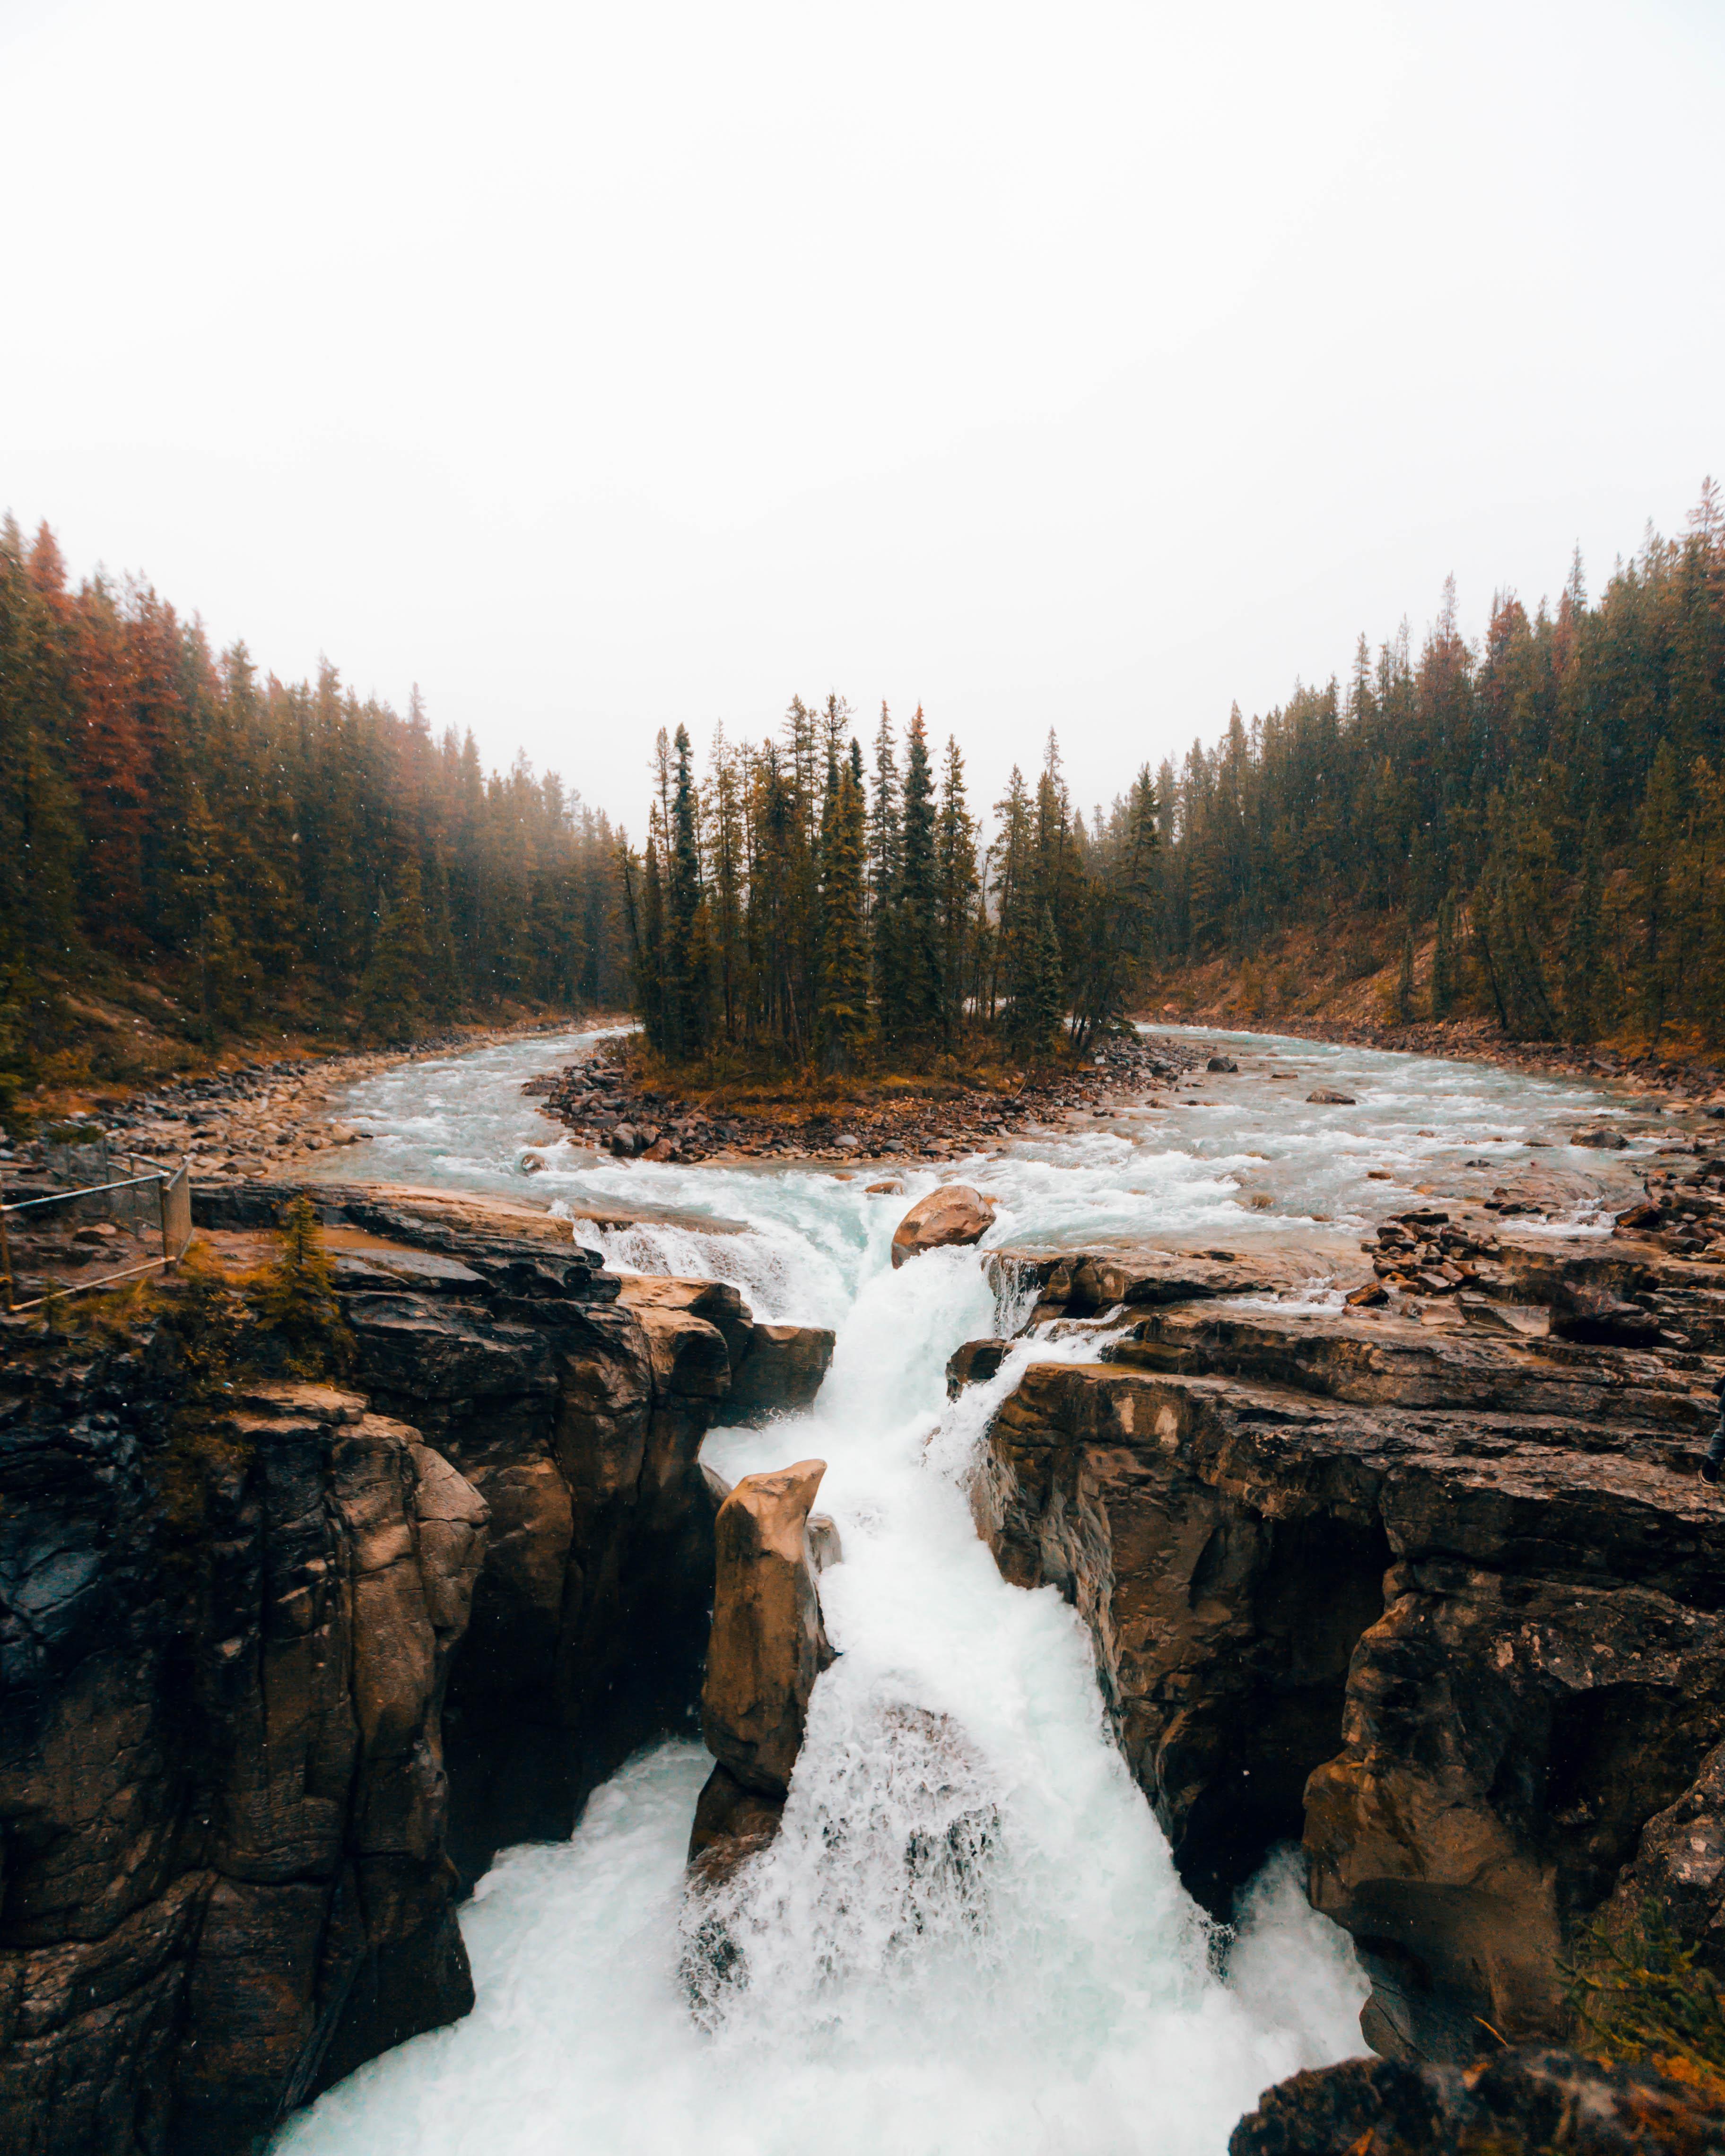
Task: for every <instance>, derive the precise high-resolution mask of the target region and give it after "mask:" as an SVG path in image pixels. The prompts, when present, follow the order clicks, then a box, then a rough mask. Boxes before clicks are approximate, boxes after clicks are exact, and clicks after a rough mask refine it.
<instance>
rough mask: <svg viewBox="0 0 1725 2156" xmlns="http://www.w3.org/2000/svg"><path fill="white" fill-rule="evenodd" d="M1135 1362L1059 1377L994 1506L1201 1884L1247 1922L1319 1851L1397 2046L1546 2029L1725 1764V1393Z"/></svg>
mask: <svg viewBox="0 0 1725 2156" xmlns="http://www.w3.org/2000/svg"><path fill="white" fill-rule="evenodd" d="M1139 1333H1140V1337H1139V1338H1137V1340H1136V1341H1133V1342H1129V1343H1127V1344H1124V1345H1122V1347H1121V1348H1120V1349H1119V1350H1118V1351H1117V1353H1118V1354H1119V1357H1120V1361H1119V1362H1117V1363H1116V1362H1110V1363H1103V1364H1100V1365H1092V1366H1090V1367H1088V1368H1082V1367H1078V1368H1075V1367H1071V1366H1056V1365H1049V1364H1042V1365H1033V1366H1032V1367H1031V1368H1030V1369H1029V1371H1028V1372H1027V1373H1026V1375H1025V1378H1024V1381H1023V1383H1022V1384H1021V1385H1020V1387H1019V1390H1018V1392H1017V1393H1016V1394H1014V1396H1013V1398H1012V1399H1009V1401H1008V1402H1007V1403H1006V1404H1005V1406H1004V1408H1003V1409H1002V1410H1001V1413H1000V1414H999V1416H998V1417H997V1419H996V1421H995V1424H994V1427H993V1432H992V1434H991V1439H990V1457H989V1460H988V1466H987V1471H986V1472H985V1473H984V1475H983V1476H982V1478H981V1480H980V1481H979V1485H978V1517H979V1519H980V1521H981V1522H982V1524H983V1527H984V1529H985V1531H986V1532H987V1533H988V1537H989V1538H990V1540H991V1542H992V1543H993V1547H994V1549H995V1551H996V1554H997V1556H998V1558H999V1562H1000V1564H1001V1567H1002V1569H1003V1571H1004V1573H1005V1574H1006V1576H1007V1577H1008V1578H1011V1579H1014V1580H1016V1581H1019V1582H1022V1583H1023V1584H1027V1585H1030V1584H1040V1582H1043V1581H1052V1582H1054V1583H1055V1584H1058V1585H1059V1586H1060V1588H1061V1589H1062V1591H1063V1592H1064V1593H1065V1594H1067V1596H1068V1597H1069V1599H1071V1600H1072V1601H1074V1602H1075V1603H1076V1606H1077V1607H1078V1609H1079V1610H1080V1611H1081V1614H1083V1615H1084V1617H1085V1618H1086V1620H1087V1622H1088V1624H1089V1625H1090V1627H1091V1633H1092V1636H1093V1638H1094V1640H1095V1642H1096V1656H1097V1665H1098V1671H1099V1675H1100V1677H1101V1683H1102V1687H1103V1691H1104V1694H1105V1697H1106V1701H1107V1703H1108V1707H1109V1709H1110V1711H1111V1714H1112V1716H1113V1717H1114V1720H1115V1725H1116V1727H1117V1730H1118V1732H1119V1736H1120V1741H1121V1743H1122V1748H1123V1749H1124V1751H1125V1753H1126V1756H1127V1760H1128V1762H1129V1763H1130V1765H1131V1767H1132V1772H1133V1773H1134V1774H1135V1775H1136V1777H1137V1779H1138V1781H1139V1782H1140V1784H1142V1787H1143V1788H1144V1789H1145V1791H1146V1793H1147V1794H1148V1795H1149V1797H1150V1799H1151V1801H1152V1803H1153V1805H1154V1806H1155V1809H1156V1810H1157V1813H1158V1817H1159V1818H1160V1819H1161V1820H1162V1821H1163V1825H1164V1826H1165V1827H1166V1829H1167V1830H1168V1834H1169V1836H1170V1839H1171V1840H1172V1842H1173V1848H1174V1851H1175V1855H1176V1857H1177V1860H1178V1862H1179V1865H1180V1866H1181V1869H1182V1871H1183V1874H1184V1876H1185V1877H1186V1878H1187V1881H1188V1882H1189V1884H1190V1885H1191V1886H1193V1887H1194V1890H1195V1891H1197V1892H1199V1894H1200V1896H1201V1897H1203V1898H1204V1899H1205V1900H1207V1901H1208V1902H1209V1903H1210V1904H1211V1906H1212V1907H1219V1908H1220V1907H1225V1906H1226V1904H1227V1901H1228V1897H1229V1894H1230V1891H1231V1889H1232V1887H1233V1886H1234V1885H1235V1884H1236V1883H1237V1882H1238V1881H1240V1879H1241V1878H1243V1877H1244V1876H1246V1875H1247V1874H1249V1873H1250V1871H1252V1870H1253V1869H1254V1868H1255V1866H1256V1864H1257V1862H1258V1861H1260V1857H1261V1856H1262V1854H1263V1853H1264V1851H1265V1850H1266V1848H1267V1847H1268V1846H1269V1845H1271V1843H1272V1842H1274V1841H1276V1840H1281V1839H1283V1838H1286V1837H1289V1836H1291V1835H1294V1834H1299V1833H1303V1835H1304V1839H1305V1842H1306V1846H1307V1851H1308V1855H1309V1857H1310V1860H1311V1867H1312V1868H1311V1877H1312V1897H1313V1899H1314V1901H1315V1902H1317V1906H1318V1907H1320V1908H1322V1909H1323V1910H1324V1911H1325V1912H1327V1913H1328V1914H1329V1915H1331V1916H1332V1917H1334V1918H1335V1919H1336V1920H1337V1922H1340V1923H1342V1924H1343V1925H1344V1926H1346V1928H1348V1930H1349V1931H1351V1932H1352V1933H1353V1935H1354V1937H1355V1939H1356V1941H1357V1942H1358V1945H1359V1947H1360V1949H1361V1952H1362V1956H1363V1959H1364V1961H1365V1963H1366V1964H1367V1967H1368V1970H1369V1971H1370V1973H1371V1974H1372V1975H1373V1985H1374V1989H1373V1999H1372V2000H1371V2002H1370V2004H1369V2005H1368V2009H1367V2015H1366V2029H1367V2033H1368V2037H1369V2039H1370V2040H1371V2041H1372V2042H1373V2044H1374V2045H1375V2046H1378V2048H1380V2049H1384V2050H1388V2051H1398V2052H1400V2053H1403V2054H1404V2055H1414V2056H1427V2057H1436V2058H1458V2057H1466V2056H1471V2053H1472V2051H1473V2049H1474V2047H1475V2046H1476V2042H1478V2041H1479V2040H1481V2035H1480V2020H1481V2018H1483V2020H1486V2021H1489V2022H1490V2023H1491V2025H1492V2026H1493V2027H1494V2028H1496V2029H1497V2030H1501V2031H1502V2033H1503V2034H1504V2035H1507V2036H1508V2037H1510V2038H1511V2039H1512V2040H1515V2039H1517V2038H1523V2037H1527V2036H1530V2035H1549V2034H1553V2033H1556V2032H1557V2031H1558V2028H1559V2024H1560V2020H1561V2011H1560V2000H1561V1996H1562V1993H1563V1979H1562V1975H1561V1968H1560V1965H1561V1963H1562V1962H1563V1959H1564V1958H1565V1957H1566V1956H1567V1955H1568V1953H1570V1951H1571V1949H1572V1947H1573V1943H1574V1939H1575V1938H1576V1934H1577V1931H1578V1928H1579V1925H1580V1924H1581V1923H1582V1922H1584V1921H1586V1920H1587V1919H1588V1918H1589V1917H1590V1916H1591V1914H1592V1912H1594V1911H1595V1910H1597V1909H1598V1908H1599V1906H1600V1904H1601V1903H1602V1902H1604V1900H1605V1898H1606V1897H1608V1896H1609V1895H1610V1894H1611V1892H1613V1889H1614V1887H1615V1884H1616V1882H1617V1881H1618V1878H1619V1875H1620V1871H1621V1870H1622V1868H1623V1867H1624V1866H1625V1865H1626V1864H1628V1863H1629V1862H1630V1860H1631V1859H1632V1858H1634V1857H1635V1853H1636V1848H1637V1843H1638V1840H1640V1838H1641V1837H1642V1835H1643V1830H1644V1829H1648V1828H1649V1822H1650V1821H1655V1820H1656V1819H1657V1818H1658V1817H1659V1816H1660V1815H1664V1814H1666V1812H1667V1811H1668V1810H1669V1809H1670V1808H1671V1806H1673V1805H1674V1804H1680V1800H1681V1802H1686V1803H1688V1804H1694V1803H1695V1802H1696V1800H1697V1796H1699V1797H1701V1798H1702V1800H1703V1809H1705V1804H1706V1801H1707V1799H1706V1789H1705V1787H1704V1786H1703V1784H1699V1783H1697V1774H1702V1771H1703V1763H1704V1761H1705V1760H1706V1758H1707V1755H1708V1754H1709V1753H1710V1752H1711V1751H1712V1748H1713V1747H1714V1746H1716V1745H1717V1744H1718V1743H1719V1742H1720V1740H1721V1738H1725V1616H1722V1614H1721V1613H1722V1605H1725V1570H1722V1568H1720V1566H1719V1564H1718V1563H1717V1536H1718V1532H1719V1529H1720V1526H1721V1522H1722V1520H1725V1511H1722V1508H1721V1507H1720V1504H1719V1502H1718V1501H1717V1499H1715V1498H1714V1497H1713V1496H1712V1493H1711V1492H1709V1491H1707V1489H1706V1488H1705V1486H1702V1485H1701V1484H1700V1483H1699V1482H1698V1481H1697V1480H1696V1478H1695V1468H1696V1466H1697V1463H1698V1460H1699V1457H1700V1453H1701V1450H1702V1442H1703V1435H1704V1432H1705V1430H1706V1428H1707V1424H1708V1421H1709V1419H1710V1417H1711V1401H1710V1398H1709V1395H1708V1394H1707V1391H1706V1390H1705V1389H1704V1387H1705V1386H1706V1385H1707V1382H1708V1373H1706V1372H1704V1371H1703V1370H1702V1369H1701V1368H1699V1367H1698V1366H1697V1368H1674V1367H1673V1366H1672V1363H1671V1360H1670V1358H1667V1360H1666V1361H1665V1362H1663V1363H1661V1362H1659V1361H1656V1359H1655V1358H1651V1357H1648V1356H1645V1355H1642V1354H1638V1353H1635V1352H1633V1351H1630V1350H1625V1349H1610V1348H1593V1349H1589V1348H1585V1347H1580V1346H1578V1345H1576V1344H1574V1343H1571V1342H1563V1341H1557V1340H1539V1341H1527V1340H1522V1339H1520V1338H1512V1337H1492V1336H1483V1337H1482V1336H1477V1335H1476V1334H1475V1333H1474V1332H1472V1330H1471V1328H1469V1329H1466V1330H1462V1329H1458V1330H1457V1331H1455V1332H1446V1333H1435V1334H1434V1333H1430V1332H1425V1331H1423V1330H1422V1329H1421V1328H1420V1327H1415V1326H1410V1325H1408V1324H1406V1323H1404V1322H1399V1321H1395V1320H1384V1321H1382V1322H1375V1321H1373V1320H1371V1319H1369V1318H1367V1317H1363V1316H1361V1317H1353V1316H1350V1317H1346V1318H1339V1317H1338V1318H1335V1319H1330V1320H1312V1319H1309V1318H1308V1319H1295V1318H1290V1319H1287V1320H1281V1319H1278V1318H1276V1317H1273V1316H1270V1315H1261V1316H1260V1315H1257V1314H1254V1315H1253V1316H1251V1317H1229V1316H1227V1315H1226V1314H1224V1313H1213V1314H1211V1315H1209V1316H1206V1315H1204V1312H1202V1310H1199V1309H1189V1310H1185V1311H1181V1310H1167V1311H1160V1312H1156V1313H1154V1314H1153V1316H1151V1317H1147V1319H1146V1320H1145V1321H1144V1322H1143V1324H1142V1327H1140V1328H1139ZM1691 1359H1692V1360H1693V1359H1694V1358H1691ZM1129 1364H1134V1365H1137V1366H1139V1367H1136V1368H1134V1367H1128V1365H1129ZM1686 1793H1687V1794H1686ZM1680 1811H1681V1804H1680ZM1649 1832H1650V1834H1651V1835H1653V1837H1654V1840H1657V1833H1656V1830H1653V1829H1649ZM1651 1847H1652V1844H1651V1842H1650V1843H1648V1844H1646V1845H1644V1856H1645V1854H1646V1852H1647V1851H1649V1850H1651Z"/></svg>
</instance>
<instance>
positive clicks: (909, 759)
mask: <svg viewBox="0 0 1725 2156" xmlns="http://www.w3.org/2000/svg"><path fill="white" fill-rule="evenodd" d="M1157 816H1158V802H1157V795H1156V788H1155V785H1154V783H1153V780H1152V778H1151V775H1150V773H1149V770H1148V768H1147V767H1146V768H1145V769H1144V770H1143V771H1142V772H1141V773H1140V774H1139V777H1138V778H1137V781H1136V783H1134V785H1133V786H1132V788H1131V790H1130V792H1129V793H1127V795H1125V796H1124V797H1122V798H1121V799H1120V800H1118V801H1117V802H1116V803H1115V804H1114V806H1113V808H1112V809H1111V812H1109V813H1108V814H1106V815H1105V814H1103V813H1102V812H1101V810H1098V811H1096V814H1095V815H1094V817H1093V818H1092V819H1091V824H1090V825H1089V827H1088V828H1086V823H1085V819H1084V817H1083V815H1082V814H1081V812H1080V811H1079V810H1077V809H1076V808H1075V807H1074V806H1073V803H1072V801H1071V798H1070V793H1069V791H1068V788H1067V786H1066V783H1065V778H1063V776H1062V773H1061V769H1060V749H1059V744H1058V742H1057V741H1056V739H1055V737H1054V735H1053V734H1052V733H1051V734H1050V737H1049V743H1048V750H1047V754H1046V757H1045V761H1044V763H1043V767H1042V769H1041V771H1040V773H1038V775H1037V778H1036V781H1035V783H1034V787H1033V786H1031V785H1029V783H1027V782H1026V781H1025V779H1024V776H1023V773H1021V772H1020V771H1019V769H1018V768H1017V767H1014V770H1013V772H1012V774H1011V777H1010V779H1009V782H1008V785H1007V790H1006V793H1005V795H1004V798H1002V799H1001V800H1000V801H999V802H998V803H996V804H995V807H994V820H995V824H996V829H997V835H996V836H995V838H994V839H993V841H992V843H990V844H988V845H986V846H984V845H983V844H982V843H981V839H980V834H979V830H978V820H977V818H976V816H975V815H974V814H973V812H972V809H971V808H970V805H969V798H968V788H967V784H966V779H965V771H964V759H963V754H962V752H960V750H959V747H958V744H957V742H956V741H954V740H952V739H950V738H949V739H948V740H947V744H946V747H945V749H944V751H943V752H941V753H940V755H939V757H938V768H937V758H936V755H935V752H934V751H933V749H932V747H931V744H930V742H929V740H928V735H927V725H926V722H925V720H924V717H923V714H922V711H921V709H920V708H919V709H918V710H917V711H916V713H915V715H914V716H912V718H911V721H910V723H909V725H908V726H906V729H905V731H904V733H903V735H902V737H901V736H900V735H899V733H898V732H897V731H896V728H895V726H894V724H893V721H892V718H891V713H890V712H889V711H888V710H887V708H886V706H885V705H884V704H883V705H882V706H881V709H880V721H879V724H878V726H876V728H875V733H874V737H873V741H872V743H871V746H870V753H869V754H868V755H867V756H866V757H865V753H864V750H863V745H862V742H861V740H860V737H858V736H857V735H856V734H855V732H854V731H852V714H851V711H850V706H849V705H848V704H846V703H845V701H844V700H843V699H842V698H841V697H839V696H836V695H834V696H829V697H828V699H827V701H826V702H825V704H824V706H817V705H814V704H812V703H805V702H804V701H803V699H802V698H801V697H800V696H798V697H793V700H792V701H791V704H790V707H789V709H788V711H787V712H786V714H785V717H784V721H783V726H781V728H780V730H779V731H778V735H777V736H776V737H768V739H766V740H765V741H762V742H759V743H758V744H755V743H736V744H733V743H732V742H729V741H727V740H726V737H725V735H724V732H723V730H722V728H719V729H716V730H715V734H714V738H713V742H712V747H711V754H710V756H709V758H708V761H707V765H706V771H705V773H699V774H698V773H696V768H695V759H694V752H693V749H692V746H691V742H690V738H689V734H688V731H687V729H686V728H685V727H683V726H679V727H678V728H677V729H676V731H675V735H667V734H666V733H665V731H663V730H661V731H660V736H659V740H658V746H657V770H656V777H655V789H654V794H653V798H652V800H651V803H649V811H648V819H647V834H646V842H645V844H644V847H643V849H642V850H641V852H640V854H639V855H629V856H627V857H626V860H625V868H624V875H625V882H624V909H625V912H626V914H627V917H628V921H629V933H630V937H631V945H632V949H633V952H634V964H635V976H636V983H637V1002H638V1008H639V1011H640V1014H641V1017H642V1021H643V1024H644V1028H645V1030H646V1033H647V1036H648V1039H649V1044H650V1045H651V1046H652V1047H653V1048H654V1050H655V1051H656V1052H657V1053H658V1054H660V1055H662V1056H663V1057H664V1058H665V1060H668V1061H669V1062H670V1063H673V1064H675V1065H691V1064H696V1063H700V1062H702V1061H705V1060H711V1059H712V1058H713V1057H714V1056H715V1055H721V1056H729V1055H737V1054H742V1055H755V1056H758V1057H763V1058H765V1059H766V1060H768V1061H770V1062H772V1063H773V1064H776V1065H797V1066H800V1067H814V1068H819V1069H820V1070H824V1071H826V1072H828V1073H845V1072H854V1071H857V1070H862V1069H864V1068H865V1067H868V1066H870V1065H881V1064H885V1065H890V1066H891V1067H894V1068H904V1069H921V1068H926V1067H927V1066H928V1065H930V1064H931V1063H932V1062H937V1061H938V1060H939V1059H940V1058H942V1057H943V1056H952V1055H956V1054H957V1053H959V1052H960V1051H961V1050H963V1049H964V1048H965V1047H966V1046H967V1045H971V1046H973V1045H976V1044H977V1042H978V1040H980V1039H998V1040H999V1043H1000V1045H1002V1046H1003V1047H1004V1048H1005V1049H1007V1050H1009V1051H1010V1052H1012V1053H1014V1054H1015V1055H1022V1056H1025V1057H1035V1056H1037V1055H1042V1054H1045V1053H1046V1052H1047V1051H1049V1050H1050V1049H1052V1048H1053V1047H1054V1046H1055V1045H1056V1044H1057V1043H1058V1042H1059V1041H1060V1040H1061V1039H1065V1041H1067V1042H1068V1043H1069V1044H1070V1045H1072V1046H1073V1047H1075V1048H1082V1047H1083V1046H1084V1045H1086V1042H1087V1041H1088V1040H1089V1039H1091V1036H1092V1035H1093V1034H1095V1033H1096V1031H1097V1030H1098V1029H1106V1027H1108V1026H1110V1025H1112V1024H1115V1023H1117V1021H1118V1019H1119V1018H1120V1016H1121V1014H1122V1011H1123V1010H1124V1008H1125V1005H1126V1003H1127V998H1128V997H1129V995H1130V993H1131V991H1132V987H1133V985H1134V982H1135V976H1136V971H1137V967H1138V965H1139V964H1140V963H1141V962H1142V958H1143V957H1144V956H1145V954H1146V952H1147V942H1148V937H1149V935H1150V932H1151V928H1152V922H1153V910H1154V901H1155V896H1156V891H1155V876H1154V855H1155V850H1156V846H1157V843H1158V833H1157Z"/></svg>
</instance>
